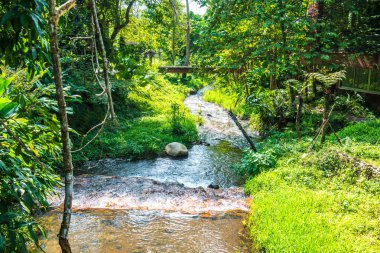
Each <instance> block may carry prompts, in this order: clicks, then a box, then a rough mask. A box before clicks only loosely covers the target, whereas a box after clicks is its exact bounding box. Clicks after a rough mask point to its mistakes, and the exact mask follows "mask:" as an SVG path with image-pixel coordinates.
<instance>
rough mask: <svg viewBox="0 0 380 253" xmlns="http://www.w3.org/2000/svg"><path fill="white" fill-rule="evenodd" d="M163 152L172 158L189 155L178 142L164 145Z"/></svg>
mask: <svg viewBox="0 0 380 253" xmlns="http://www.w3.org/2000/svg"><path fill="white" fill-rule="evenodd" d="M165 152H166V154H168V155H170V156H173V157H182V156H187V155H188V154H189V151H188V150H187V148H186V146H185V145H183V144H182V143H179V142H172V143H169V144H168V145H166V147H165Z"/></svg>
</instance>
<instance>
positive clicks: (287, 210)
mask: <svg viewBox="0 0 380 253" xmlns="http://www.w3.org/2000/svg"><path fill="white" fill-rule="evenodd" d="M65 2H66V1H64V0H58V1H57V4H64V3H65ZM196 2H198V3H200V4H201V5H204V6H207V12H206V14H205V15H196V14H194V13H190V15H189V19H190V23H191V27H192V28H191V37H190V38H191V41H190V43H189V44H190V46H191V52H192V55H191V65H194V66H198V67H200V68H198V69H197V70H198V72H200V73H196V74H191V75H190V74H188V75H186V74H184V75H182V76H180V75H176V74H172V75H171V74H165V75H164V74H161V73H158V66H165V65H183V64H185V52H186V34H185V33H186V18H187V17H186V12H185V8H184V7H185V6H184V2H183V1H180V0H98V1H95V5H96V6H95V10H96V11H97V15H95V13H94V11H93V10H92V8H90V1H89V0H81V1H80V0H77V1H76V7H75V8H73V9H71V10H70V12H68V13H66V14H65V15H63V16H62V17H60V19H59V21H58V23H57V24H56V25H57V26H58V33H59V34H57V35H58V39H59V41H58V42H59V47H60V50H59V54H60V56H61V62H60V63H61V66H62V72H63V75H62V79H63V86H64V90H63V91H62V92H61V93H59V92H58V94H62V93H64V95H65V102H66V103H67V104H68V108H67V111H68V112H69V114H70V115H69V123H70V133H71V140H70V145H66V146H65V145H63V146H62V144H61V143H62V140H61V139H60V136H59V130H60V126H59V119H62V117H59V116H60V115H59V113H58V112H59V109H61V108H60V107H59V106H58V104H57V101H56V97H57V95H58V94H56V91H55V89H54V85H53V84H54V74H53V70H52V68H51V66H52V59H54V57H53V58H51V56H50V53H52V51H55V50H50V48H49V43H48V39H49V37H50V36H52V35H55V34H54V33H51V34H49V24H48V20H49V14H48V1H46V0H31V1H24V0H3V1H2V2H1V3H0V132H1V135H0V197H1V198H0V252H27V251H28V246H29V243H34V244H35V245H37V247H38V239H39V236H40V235H41V234H43V229H42V228H41V227H39V225H38V224H37V223H36V222H35V220H34V215H35V214H36V213H37V212H38V211H39V210H46V209H47V208H48V201H47V199H48V196H49V194H52V193H54V189H55V188H56V187H58V186H60V184H61V183H60V176H59V174H60V173H62V168H63V166H62V165H63V162H62V154H61V151H62V147H67V146H70V148H72V149H73V152H72V153H73V157H74V162H75V164H76V165H79V164H81V163H83V162H85V161H88V160H96V159H102V158H109V157H111V158H127V159H142V158H146V157H151V156H157V155H160V154H161V153H162V151H163V149H164V146H165V145H166V144H167V143H169V142H173V141H181V142H183V143H184V144H186V145H191V144H192V143H194V142H196V141H197V138H198V137H197V131H196V123H197V122H198V123H201V122H202V119H197V118H195V117H194V116H192V115H190V113H189V111H188V110H187V109H186V108H185V107H184V105H183V100H184V99H185V97H186V96H187V95H188V94H189V93H192V92H195V91H197V90H198V89H199V88H201V87H203V86H206V85H208V84H209V83H212V85H211V86H210V87H209V88H208V89H206V91H205V94H204V99H205V100H207V101H210V102H214V103H216V104H219V105H221V106H223V107H224V108H225V109H227V110H232V111H233V112H234V113H235V114H237V115H238V116H239V117H240V118H242V119H248V120H249V121H250V126H251V128H252V129H253V130H255V131H257V132H258V133H259V134H260V137H259V138H260V143H258V144H257V145H258V150H259V152H253V151H252V150H245V151H244V152H243V158H242V161H241V163H240V164H238V165H236V166H235V168H234V169H235V170H236V172H237V173H238V174H239V175H241V176H243V177H245V178H247V179H248V180H249V181H248V183H247V186H246V188H247V192H249V193H250V194H253V195H255V201H254V204H253V206H252V212H251V215H250V217H249V220H248V227H249V230H250V233H251V235H252V236H253V238H254V241H255V243H256V244H257V245H256V246H255V247H256V248H257V249H261V250H265V251H268V252H281V251H286V252H351V251H352V252H355V251H357V252H363V251H368V252H376V251H379V238H378V234H379V229H378V226H376V224H378V222H379V215H378V213H379V209H378V204H379V190H378V189H379V180H378V178H376V177H372V176H371V177H369V176H368V175H367V174H366V173H367V172H368V171H367V172H363V170H362V168H361V167H360V166H358V164H362V165H363V164H364V163H365V164H367V165H368V166H369V167H370V166H372V167H377V168H378V167H379V166H380V162H379V159H380V157H379V153H380V150H379V148H378V145H379V120H378V119H375V118H376V112H373V111H371V110H370V109H369V108H368V107H367V104H366V99H365V96H361V95H359V94H357V93H353V92H351V93H350V92H342V91H340V90H339V89H338V87H339V82H341V81H342V80H344V79H345V77H346V76H347V74H349V73H348V72H347V71H345V69H346V67H347V66H348V65H349V64H348V63H347V59H352V58H355V57H356V56H362V55H364V56H368V57H369V58H371V57H372V58H376V57H378V55H379V53H380V51H379V48H380V35H379V34H380V7H379V1H378V0H367V1H356V0H344V1H343V0H300V1H295V0H289V1H285V0H265V1H263V0H250V1H244V0H198V1H196ZM96 24H99V25H98V26H97V25H96ZM97 29H99V31H100V32H97ZM103 48H104V50H103ZM342 59H345V60H346V61H345V60H343V62H342ZM376 59H378V58H376ZM376 64H378V63H376ZM376 64H372V65H374V66H373V67H374V68H376V66H377V65H376ZM377 68H378V66H377ZM370 78H371V76H369V79H370ZM108 79H109V80H110V83H109V84H108V82H107V81H108ZM374 79H376V78H374ZM107 85H109V87H108V86H107ZM110 94H112V96H111V95H110ZM110 98H112V100H111V99H110ZM110 103H111V104H112V105H113V107H114V108H115V110H114V111H115V113H116V117H115V119H114V118H113V117H109V115H110V112H109V111H110ZM61 116H62V114H61ZM357 121H364V122H362V123H357ZM319 136H320V139H321V141H320V143H318V142H317V141H318V140H319ZM62 139H64V138H62ZM338 143H340V144H341V145H339V146H338ZM358 161H359V162H358Z"/></svg>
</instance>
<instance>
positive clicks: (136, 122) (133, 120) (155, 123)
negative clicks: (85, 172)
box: [74, 75, 197, 162]
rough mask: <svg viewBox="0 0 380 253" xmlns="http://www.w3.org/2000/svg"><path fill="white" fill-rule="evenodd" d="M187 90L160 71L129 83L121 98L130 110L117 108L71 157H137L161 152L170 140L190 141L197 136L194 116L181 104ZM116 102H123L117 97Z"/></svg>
mask: <svg viewBox="0 0 380 253" xmlns="http://www.w3.org/2000/svg"><path fill="white" fill-rule="evenodd" d="M188 93H189V88H187V87H185V86H182V85H174V84H172V83H170V82H169V81H167V80H166V79H165V78H164V77H163V76H160V75H157V76H155V77H154V78H152V79H151V80H150V81H149V82H148V84H145V85H143V86H133V87H130V88H129V89H128V91H127V92H126V94H127V95H125V98H122V99H124V100H125V106H126V107H127V104H128V107H131V108H133V111H134V113H132V112H129V111H128V109H124V110H120V108H118V109H119V111H121V112H123V113H118V115H117V117H118V118H117V121H116V122H110V123H108V124H107V125H106V126H105V128H104V130H103V131H102V132H101V133H100V135H99V136H98V137H97V138H96V139H95V141H94V142H92V143H91V145H89V146H88V147H86V148H85V149H83V151H82V152H79V153H75V157H74V158H75V160H76V161H77V162H83V161H86V160H95V159H102V158H137V159H139V158H145V157H151V156H155V155H159V154H161V153H162V152H163V149H164V147H165V145H166V144H168V143H170V142H173V141H178V142H182V143H184V144H186V145H189V144H191V143H192V142H194V141H196V140H197V131H196V124H195V119H194V117H193V116H192V115H190V113H189V112H188V110H187V109H186V108H185V107H184V105H183V100H184V99H185V98H186V96H187V94H188ZM119 100H121V99H119ZM118 104H119V106H120V104H121V106H123V104H122V103H121V102H120V101H119V102H118ZM136 112H137V113H136ZM131 114H134V116H132V117H131ZM136 115H137V116H136ZM92 137H93V135H92V136H88V137H87V139H91V138H92ZM78 143H80V141H79V140H77V145H78ZM78 146H79V145H78Z"/></svg>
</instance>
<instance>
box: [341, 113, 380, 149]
mask: <svg viewBox="0 0 380 253" xmlns="http://www.w3.org/2000/svg"><path fill="white" fill-rule="evenodd" d="M379 129H380V119H376V120H369V121H366V122H362V123H356V124H353V125H351V126H348V127H346V128H345V129H343V130H342V131H340V132H339V133H338V135H339V137H340V138H350V139H352V140H354V141H359V142H367V143H371V144H380V131H379Z"/></svg>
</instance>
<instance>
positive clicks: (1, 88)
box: [0, 78, 12, 96]
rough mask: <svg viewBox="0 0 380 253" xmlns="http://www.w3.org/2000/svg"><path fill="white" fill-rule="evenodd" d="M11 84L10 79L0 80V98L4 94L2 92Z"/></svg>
mask: <svg viewBox="0 0 380 253" xmlns="http://www.w3.org/2000/svg"><path fill="white" fill-rule="evenodd" d="M11 82H12V79H10V78H7V79H5V78H0V96H2V95H3V94H4V92H5V91H6V90H7V88H8V86H9V84H10V83H11Z"/></svg>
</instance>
